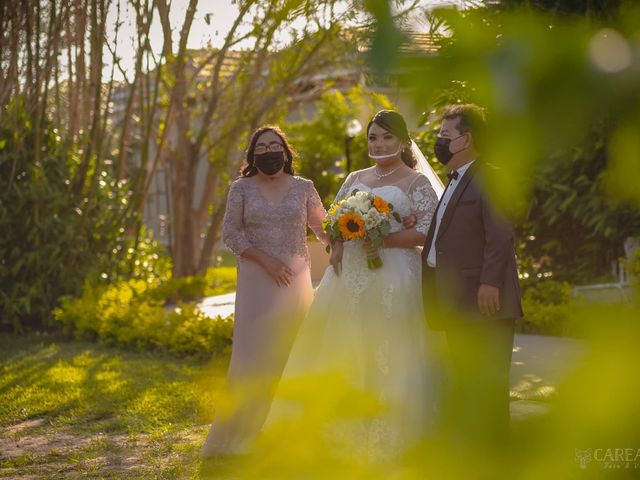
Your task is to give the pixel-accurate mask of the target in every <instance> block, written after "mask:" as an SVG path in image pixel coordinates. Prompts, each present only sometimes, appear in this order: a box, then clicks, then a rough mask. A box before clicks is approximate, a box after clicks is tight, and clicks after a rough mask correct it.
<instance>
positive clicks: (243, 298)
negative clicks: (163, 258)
mask: <svg viewBox="0 0 640 480" xmlns="http://www.w3.org/2000/svg"><path fill="white" fill-rule="evenodd" d="M325 215H326V212H325V210H324V208H323V206H322V202H321V201H320V197H319V196H318V193H317V192H316V189H315V187H314V186H313V182H311V181H310V180H306V179H303V178H300V177H294V178H293V182H292V183H291V186H290V188H289V190H288V191H287V192H286V194H285V195H284V196H283V197H282V199H281V201H280V202H279V203H277V204H272V203H270V202H269V201H268V200H267V199H266V198H265V197H264V195H263V194H262V190H261V189H260V186H259V185H258V184H256V183H254V181H253V179H251V178H240V179H238V180H236V181H235V182H234V183H233V184H232V185H231V189H230V191H229V196H228V197H227V207H226V212H225V218H224V227H223V240H224V243H225V244H226V245H227V246H228V247H229V248H230V249H231V250H233V252H234V253H235V254H236V255H237V257H238V285H237V292H236V303H235V322H234V330H233V352H232V355H231V362H230V364H229V370H228V374H227V394H228V395H226V396H225V398H224V399H223V400H221V401H219V402H218V404H217V408H216V417H215V419H214V422H213V425H212V426H211V431H210V432H209V436H208V438H207V441H206V442H205V445H204V446H203V449H202V454H203V456H212V455H223V454H240V453H246V452H247V449H248V447H249V445H250V444H251V441H252V440H253V439H254V438H255V436H256V435H257V434H258V432H259V431H260V428H261V427H262V424H263V422H264V420H265V417H266V415H267V413H268V411H269V407H270V404H271V396H272V393H273V390H274V388H275V386H276V384H277V382H278V379H279V378H280V375H281V373H282V370H283V369H284V365H285V363H286V360H287V357H288V355H289V351H290V349H291V345H292V343H293V339H294V337H295V334H296V331H297V329H298V326H299V324H300V321H301V320H302V318H304V315H305V314H306V311H307V310H308V307H309V305H310V303H311V301H312V300H313V287H312V285H311V276H310V270H309V252H308V250H307V225H308V226H310V227H311V229H312V230H313V231H314V233H315V234H316V235H317V236H318V237H319V238H320V239H321V240H323V241H325V242H326V239H325V236H324V233H323V232H322V219H323V218H324V216H325ZM250 247H255V248H257V249H259V250H261V251H263V252H264V253H267V254H268V255H271V256H273V257H276V258H278V259H280V260H281V261H282V262H284V263H285V264H286V265H288V266H289V268H290V269H291V270H292V271H293V273H294V275H293V278H292V281H291V284H290V285H289V286H288V287H278V285H276V283H275V281H274V280H273V279H272V278H271V277H270V276H269V275H268V274H267V273H266V271H265V270H264V269H263V268H262V267H261V266H260V265H258V264H257V263H255V262H253V261H251V260H248V259H245V258H242V257H241V254H242V252H243V251H244V250H246V249H247V248H250Z"/></svg>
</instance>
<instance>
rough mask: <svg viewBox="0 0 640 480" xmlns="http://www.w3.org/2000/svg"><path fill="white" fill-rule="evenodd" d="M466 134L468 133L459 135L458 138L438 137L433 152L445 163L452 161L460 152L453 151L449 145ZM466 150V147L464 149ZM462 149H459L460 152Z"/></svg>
mask: <svg viewBox="0 0 640 480" xmlns="http://www.w3.org/2000/svg"><path fill="white" fill-rule="evenodd" d="M465 135H466V133H463V134H462V135H459V136H457V137H456V138H444V137H438V138H437V139H436V143H435V145H434V147H433V153H435V155H436V158H437V159H438V161H439V162H440V163H441V164H443V165H446V164H447V163H449V162H450V161H451V158H452V157H453V156H454V155H455V154H456V153H458V152H455V153H453V152H451V150H450V149H449V146H450V145H451V142H453V141H454V140H457V139H459V138H460V137H464V136H465ZM462 150H464V148H463V149H462ZM462 150H459V152H461V151H462Z"/></svg>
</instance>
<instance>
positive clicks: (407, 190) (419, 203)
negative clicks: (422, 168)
mask: <svg viewBox="0 0 640 480" xmlns="http://www.w3.org/2000/svg"><path fill="white" fill-rule="evenodd" d="M360 172H361V171H357V172H353V173H351V174H349V176H348V177H347V178H346V180H345V181H344V183H343V184H342V187H340V191H339V192H338V194H337V195H336V200H335V201H338V200H342V199H343V198H345V197H348V196H349V195H351V193H352V192H353V191H354V190H365V191H368V192H372V193H374V194H375V195H380V196H381V197H383V198H384V199H385V200H386V201H387V202H390V203H391V204H392V205H393V207H394V209H395V211H396V212H398V214H399V215H400V217H403V218H404V217H406V216H408V215H415V216H416V219H417V224H416V226H415V228H416V230H417V231H418V232H420V233H421V234H423V235H425V236H426V235H427V232H428V230H429V225H430V224H431V219H432V218H433V214H434V213H435V211H436V207H437V205H438V196H437V195H436V192H435V191H434V189H433V187H432V186H431V183H430V182H429V180H428V179H427V177H425V176H424V175H422V174H421V173H418V172H415V174H414V175H409V176H406V177H403V178H402V179H400V180H399V181H398V182H397V183H394V184H391V185H383V186H377V187H370V186H368V185H366V184H365V183H363V182H362V181H361V180H360ZM401 229H402V225H401V224H399V223H398V222H395V221H394V222H392V225H391V231H392V232H397V231H399V230H401Z"/></svg>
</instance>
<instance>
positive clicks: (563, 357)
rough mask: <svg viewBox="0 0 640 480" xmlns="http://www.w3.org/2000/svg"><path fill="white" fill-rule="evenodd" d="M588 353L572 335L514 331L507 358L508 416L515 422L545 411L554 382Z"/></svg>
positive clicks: (565, 374)
mask: <svg viewBox="0 0 640 480" xmlns="http://www.w3.org/2000/svg"><path fill="white" fill-rule="evenodd" d="M586 353H588V348H587V345H586V344H585V343H584V342H583V341H581V340H576V339H573V338H565V337H548V336H544V335H529V334H521V333H519V334H516V337H515V340H514V346H513V357H512V360H511V398H512V402H511V418H512V419H513V420H515V421H517V420H519V419H522V418H528V417H531V416H533V415H541V414H544V413H545V412H547V411H548V409H549V403H548V400H550V399H551V398H552V397H553V395H554V394H555V393H556V389H557V387H558V385H559V384H560V383H561V382H562V380H563V379H564V378H565V377H566V376H567V375H569V374H570V373H571V372H572V371H573V370H574V369H575V368H576V367H577V366H578V365H579V364H580V361H581V359H582V358H583V357H584V355H585V354H586Z"/></svg>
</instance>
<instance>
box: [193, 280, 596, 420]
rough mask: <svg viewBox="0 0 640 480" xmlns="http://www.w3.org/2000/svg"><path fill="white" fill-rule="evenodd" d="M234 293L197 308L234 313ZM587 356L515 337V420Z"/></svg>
mask: <svg viewBox="0 0 640 480" xmlns="http://www.w3.org/2000/svg"><path fill="white" fill-rule="evenodd" d="M234 302H235V293H229V294H226V295H219V296H215V297H208V298H205V299H204V300H203V301H202V302H201V303H200V304H199V308H200V309H201V310H202V311H203V312H204V313H205V314H206V315H207V316H208V317H211V318H215V317H216V316H218V315H220V316H222V317H226V316H228V315H230V314H232V313H233V308H234ZM586 352H587V347H586V345H585V344H584V342H582V341H580V340H576V339H571V338H564V337H548V336H543V335H529V334H516V337H515V341H514V347H513V359H512V363H511V398H512V402H511V414H512V418H513V419H514V420H517V419H520V418H528V417H531V416H532V415H539V414H543V413H545V412H546V411H547V410H548V408H549V404H548V400H549V399H550V398H551V397H552V396H553V395H554V393H555V391H556V388H557V386H558V384H559V383H560V382H561V381H562V380H563V378H564V377H566V376H567V375H568V374H569V373H571V371H572V370H573V369H574V368H575V367H576V365H578V363H579V362H580V359H581V357H582V356H583V355H584V354H585V353H586Z"/></svg>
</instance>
